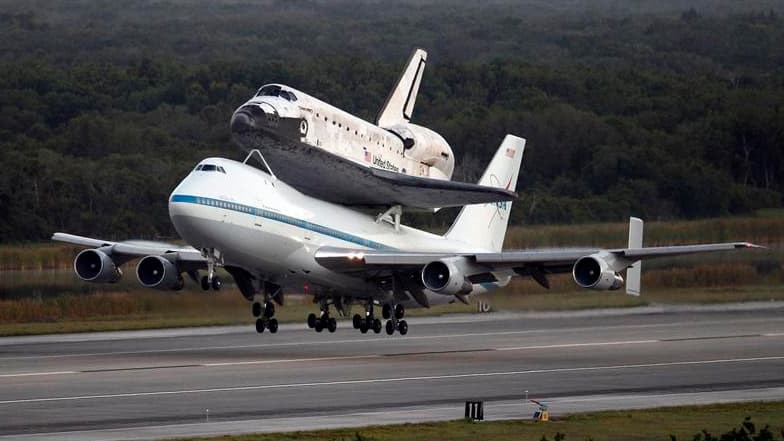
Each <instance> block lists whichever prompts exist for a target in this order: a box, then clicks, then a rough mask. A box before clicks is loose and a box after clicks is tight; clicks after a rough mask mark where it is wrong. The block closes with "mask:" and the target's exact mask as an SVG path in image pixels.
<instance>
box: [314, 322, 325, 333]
mask: <svg viewBox="0 0 784 441" xmlns="http://www.w3.org/2000/svg"><path fill="white" fill-rule="evenodd" d="M313 328H314V329H315V330H316V332H321V331H323V330H324V324H323V323H321V320H316V324H315V325H313Z"/></svg>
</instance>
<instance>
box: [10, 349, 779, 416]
mask: <svg viewBox="0 0 784 441" xmlns="http://www.w3.org/2000/svg"><path fill="white" fill-rule="evenodd" d="M773 360H784V356H771V357H751V358H726V359H714V360H693V361H673V362H666V363H639V364H621V365H604V366H583V367H572V368H554V369H531V370H524V371H505V372H473V373H465V374H450V375H423V376H415V377H395V378H370V379H359V380H337V381H322V382H312V383H284V384H265V385H256V386H236V387H216V388H205V389H182V390H169V391H151V392H132V393H120V394H102V395H77V396H70V397H43V398H23V399H16V400H2V401H0V404H23V403H41V402H52V401H77V400H94V399H105V398H134V397H149V396H165V395H186V394H199V393H215V392H240V391H250V390H265V389H294V388H305V387H324V386H340V385H347V384H373V383H397V382H408V381H433V380H452V379H460V378H487V377H501V376H514V375H531V374H546V373H562V372H590V371H603V370H617V369H644V368H652V367H671V366H690V365H703V364H727V363H750V362H758V361H773Z"/></svg>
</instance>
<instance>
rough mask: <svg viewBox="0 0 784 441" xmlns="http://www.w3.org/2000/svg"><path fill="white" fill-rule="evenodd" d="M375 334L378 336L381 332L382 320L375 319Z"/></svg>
mask: <svg viewBox="0 0 784 441" xmlns="http://www.w3.org/2000/svg"><path fill="white" fill-rule="evenodd" d="M373 332H375V333H376V334H378V333H380V332H381V320H379V319H375V320H373Z"/></svg>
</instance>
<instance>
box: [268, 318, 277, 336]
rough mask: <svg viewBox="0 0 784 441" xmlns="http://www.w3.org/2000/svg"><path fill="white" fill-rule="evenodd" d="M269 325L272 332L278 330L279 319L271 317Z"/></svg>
mask: <svg viewBox="0 0 784 441" xmlns="http://www.w3.org/2000/svg"><path fill="white" fill-rule="evenodd" d="M268 326H269V331H270V332H271V333H273V334H274V333H276V332H278V319H270V321H269V323H268Z"/></svg>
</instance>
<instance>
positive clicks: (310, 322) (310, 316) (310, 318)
mask: <svg viewBox="0 0 784 441" xmlns="http://www.w3.org/2000/svg"><path fill="white" fill-rule="evenodd" d="M317 321H318V319H317V318H316V314H313V313H312V312H311V313H310V314H308V328H310V329H313V328H315V327H316V322H317Z"/></svg>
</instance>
